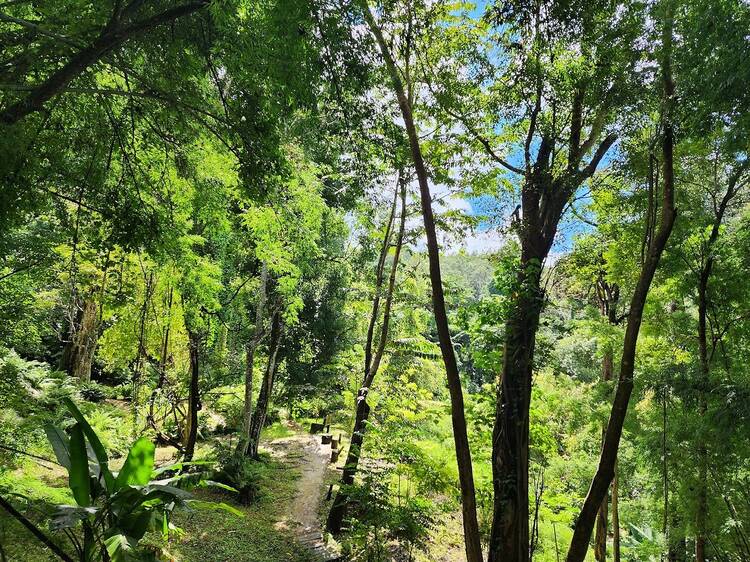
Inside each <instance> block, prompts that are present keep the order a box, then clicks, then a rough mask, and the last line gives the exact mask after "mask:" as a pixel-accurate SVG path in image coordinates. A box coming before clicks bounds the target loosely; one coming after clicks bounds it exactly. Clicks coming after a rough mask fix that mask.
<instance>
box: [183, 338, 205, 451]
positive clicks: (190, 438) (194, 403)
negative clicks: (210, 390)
mask: <svg viewBox="0 0 750 562" xmlns="http://www.w3.org/2000/svg"><path fill="white" fill-rule="evenodd" d="M188 346H189V348H190V349H189V350H190V385H189V393H188V411H187V416H186V425H185V453H184V456H183V460H185V461H191V460H193V454H194V453H195V443H196V441H197V439H198V410H200V409H201V405H200V395H199V392H200V389H199V386H198V382H199V375H200V372H199V359H200V337H199V335H198V334H197V333H196V332H194V331H192V330H189V329H188Z"/></svg>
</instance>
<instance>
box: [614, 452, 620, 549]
mask: <svg viewBox="0 0 750 562" xmlns="http://www.w3.org/2000/svg"><path fill="white" fill-rule="evenodd" d="M619 494H620V474H619V471H618V470H617V463H615V477H614V479H613V480H612V560H613V561H614V562H620V505H619V500H620V497H619Z"/></svg>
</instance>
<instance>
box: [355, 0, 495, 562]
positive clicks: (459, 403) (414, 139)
mask: <svg viewBox="0 0 750 562" xmlns="http://www.w3.org/2000/svg"><path fill="white" fill-rule="evenodd" d="M360 1H361V4H362V6H363V8H364V16H365V19H366V20H367V25H368V27H369V28H370V31H371V32H372V34H373V35H374V36H375V39H376V41H377V43H378V47H379V49H380V53H381V55H382V57H383V60H384V62H385V64H386V67H387V70H388V74H389V75H390V78H391V82H392V85H393V89H394V92H395V94H396V97H397V98H398V105H399V108H400V109H401V115H402V117H403V119H404V126H405V128H406V133H407V135H408V137H409V147H410V149H411V158H412V163H413V164H414V169H415V171H416V173H417V180H418V183H419V194H420V201H421V205H422V218H423V219H424V226H425V236H426V238H427V254H428V257H429V269H430V284H431V285H432V306H433V313H434V316H435V324H436V326H437V331H438V340H439V344H440V351H441V354H442V356H443V363H444V365H445V371H446V377H447V379H448V391H449V393H450V397H451V421H452V425H453V439H454V441H455V446H456V461H457V463H458V474H459V482H460V486H461V507H462V515H463V527H464V539H465V543H466V559H467V562H481V560H482V547H481V543H480V539H479V524H478V522H477V507H476V493H475V491H474V470H473V467H472V464H471V451H470V448H469V438H468V435H467V431H466V416H465V413H464V399H463V389H462V388H461V378H460V376H459V372H458V364H457V362H456V355H455V351H454V349H453V342H452V341H451V336H450V330H449V328H448V315H447V312H446V309H445V297H444V295H443V281H442V276H441V273H440V248H439V247H438V242H437V234H436V231H435V219H434V217H433V213H432V197H431V195H430V186H429V182H428V179H427V169H426V167H425V164H424V159H423V157H422V149H421V147H420V144H419V135H418V133H417V128H416V126H415V124H414V117H413V115H412V110H411V103H410V102H409V99H408V98H407V96H406V92H405V90H404V85H403V82H402V81H401V76H400V75H399V72H398V69H397V68H396V64H395V62H394V61H393V57H392V55H391V52H390V49H389V47H388V43H387V42H386V40H385V38H384V37H383V33H382V31H381V29H380V27H379V26H378V24H377V23H376V21H375V17H374V16H373V14H372V12H371V11H370V7H369V6H368V4H367V0H360Z"/></svg>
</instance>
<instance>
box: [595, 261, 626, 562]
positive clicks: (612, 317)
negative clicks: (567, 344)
mask: <svg viewBox="0 0 750 562" xmlns="http://www.w3.org/2000/svg"><path fill="white" fill-rule="evenodd" d="M598 285H599V287H600V289H601V290H600V291H599V292H598V294H599V295H600V297H599V298H600V310H601V313H602V315H603V316H606V317H607V321H608V322H609V323H610V324H612V325H615V324H617V305H618V302H619V300H620V289H619V287H618V286H617V285H610V284H609V283H608V282H607V281H606V279H605V278H604V272H602V273H601V275H600V278H599V280H598ZM613 372H614V357H613V353H612V349H611V348H610V347H609V346H608V347H607V349H606V350H605V351H604V357H603V358H602V382H604V383H607V382H609V381H611V380H612V375H613ZM606 431H607V426H606V424H605V425H604V427H603V428H602V443H604V435H605V433H606ZM607 512H608V498H607V496H605V497H604V500H603V501H602V504H601V506H600V507H599V514H598V515H597V519H596V537H595V539H594V558H596V560H597V561H598V562H604V561H605V560H606V559H607V527H608V525H607V523H608V513H607Z"/></svg>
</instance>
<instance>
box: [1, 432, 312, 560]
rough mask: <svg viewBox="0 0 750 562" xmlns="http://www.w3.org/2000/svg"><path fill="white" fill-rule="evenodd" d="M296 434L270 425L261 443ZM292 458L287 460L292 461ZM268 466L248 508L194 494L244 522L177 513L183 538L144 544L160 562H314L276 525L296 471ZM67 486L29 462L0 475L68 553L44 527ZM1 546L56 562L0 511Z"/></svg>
mask: <svg viewBox="0 0 750 562" xmlns="http://www.w3.org/2000/svg"><path fill="white" fill-rule="evenodd" d="M294 433H295V431H294V429H293V428H291V427H289V426H287V425H286V424H274V425H272V426H270V427H269V428H266V429H265V430H264V435H263V438H264V441H267V440H272V439H277V438H280V437H286V436H290V435H294ZM211 450H212V448H211V446H210V444H209V443H208V442H203V443H201V444H200V446H199V449H198V451H197V454H196V456H197V457H202V458H206V457H208V456H210V455H211ZM172 452H173V451H172V450H167V449H162V448H159V449H158V450H157V458H158V457H159V456H164V457H166V458H168V457H170V456H171V455H172ZM160 453H163V455H160ZM293 457H294V455H293V454H292V455H290V459H292V458H293ZM118 460H119V459H118ZM115 464H118V463H117V462H115V463H113V465H115ZM266 466H267V468H266V470H265V472H267V476H265V477H264V478H262V480H261V481H260V497H259V498H258V499H257V501H255V502H254V503H253V504H251V505H249V506H242V505H239V504H237V503H236V502H235V501H234V498H233V496H232V495H231V494H229V493H226V492H223V491H216V490H210V489H202V490H196V491H195V492H194V495H195V497H196V498H197V499H201V500H208V501H216V502H225V503H229V504H230V505H232V506H233V507H235V508H237V509H239V510H240V511H241V512H242V513H243V514H244V517H238V516H235V515H232V514H230V513H227V512H225V511H220V510H210V509H200V510H192V511H190V512H185V511H183V512H178V513H176V514H175V517H174V520H173V523H174V524H175V525H176V526H177V527H179V528H180V529H181V533H174V534H173V535H172V536H171V537H170V539H169V541H168V542H165V541H164V540H163V539H162V537H161V535H160V534H158V533H150V534H148V535H147V536H146V537H145V538H144V543H143V544H144V545H150V546H152V547H159V548H164V550H165V551H166V553H167V557H166V558H164V559H165V560H174V561H175V562H193V561H199V562H203V561H205V562H209V561H210V562H224V561H226V562H230V561H231V562H313V560H314V558H313V557H312V556H311V554H310V553H309V552H308V551H307V549H306V548H305V547H303V546H302V545H300V544H299V543H298V542H297V540H296V539H295V536H294V534H293V532H292V531H291V530H290V529H288V528H286V526H285V525H283V524H279V523H278V522H279V521H280V520H283V518H284V517H285V516H286V515H288V514H289V505H290V503H291V502H292V500H293V499H294V496H295V491H296V481H297V479H298V478H299V475H300V473H299V470H298V469H297V468H295V467H293V466H291V465H290V464H285V463H281V462H276V461H273V460H269V461H267V465H266ZM66 484H67V475H65V473H64V470H59V471H58V470H54V471H50V470H48V469H45V468H43V467H41V466H39V465H37V464H35V463H32V462H25V463H24V464H23V466H22V467H21V468H19V469H18V470H16V471H13V472H6V473H3V474H0V487H4V488H5V489H12V490H14V491H16V492H18V493H22V494H23V495H24V496H26V497H28V498H29V499H30V502H29V504H28V509H25V508H22V509H21V510H22V512H23V513H24V514H25V515H26V516H27V517H29V518H30V519H32V520H33V521H35V522H37V524H38V525H39V526H40V528H42V529H43V530H44V531H45V532H47V534H48V536H51V537H53V538H54V539H55V540H56V542H58V543H59V544H60V545H61V546H63V547H64V548H65V550H66V551H69V552H71V554H72V549H70V548H68V547H67V545H66V544H65V541H64V538H63V537H62V536H55V535H53V534H52V533H50V532H49V531H47V528H46V525H45V523H44V519H45V511H46V512H47V513H49V510H50V506H52V505H54V504H59V503H66V504H71V503H73V500H72V498H71V497H70V495H69V492H68V491H67V488H66ZM5 496H6V497H7V494H5ZM0 546H1V547H2V550H3V552H4V555H5V558H6V560H7V561H8V562H32V561H33V562H47V561H52V560H57V558H56V557H55V556H54V555H52V554H51V553H50V552H49V551H48V550H47V549H46V548H45V547H44V546H42V545H41V543H39V542H38V541H37V540H36V539H35V538H34V537H33V536H32V535H31V534H30V533H29V532H28V531H27V530H26V529H25V528H24V527H22V526H21V524H20V523H18V522H17V521H16V520H15V519H13V518H12V517H10V516H9V515H8V514H7V513H5V512H4V511H3V510H0ZM0 559H2V555H1V554H0Z"/></svg>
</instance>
